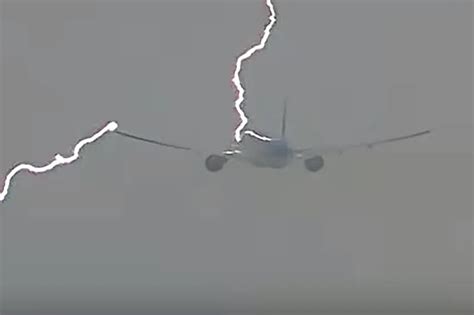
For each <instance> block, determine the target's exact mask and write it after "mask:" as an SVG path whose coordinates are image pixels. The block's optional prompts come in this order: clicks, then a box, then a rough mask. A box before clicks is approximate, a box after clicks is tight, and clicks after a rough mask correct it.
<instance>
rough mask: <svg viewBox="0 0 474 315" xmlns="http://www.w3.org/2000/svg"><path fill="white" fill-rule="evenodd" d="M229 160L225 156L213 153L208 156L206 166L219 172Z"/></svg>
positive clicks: (209, 169)
mask: <svg viewBox="0 0 474 315" xmlns="http://www.w3.org/2000/svg"><path fill="white" fill-rule="evenodd" d="M226 162H227V158H226V157H225V156H221V155H217V154H211V155H209V156H208V157H207V158H206V163H205V164H206V168H207V170H208V171H210V172H217V171H220V170H221V169H222V167H223V166H224V164H225V163H226Z"/></svg>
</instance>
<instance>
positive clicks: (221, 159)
mask: <svg viewBox="0 0 474 315" xmlns="http://www.w3.org/2000/svg"><path fill="white" fill-rule="evenodd" d="M238 159H239V160H243V161H245V162H247V163H250V164H251V165H252V166H254V167H258V168H272V169H282V168H285V167H286V166H287V165H288V164H289V162H290V160H289V159H285V160H283V159H282V160H272V161H270V162H269V161H268V160H263V159H249V158H247V157H240V158H238ZM228 161H229V158H228V157H226V156H222V155H217V154H211V155H209V156H208V157H207V158H206V160H205V166H206V169H207V170H208V171H210V172H218V171H220V170H222V169H223V167H224V165H225V164H226V163H227V162H228ZM303 164H304V167H305V168H306V170H308V171H310V172H317V171H319V170H320V169H322V168H323V166H324V159H323V158H322V157H321V156H319V155H317V156H314V157H312V158H308V159H305V160H304V163H303Z"/></svg>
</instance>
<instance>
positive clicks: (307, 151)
mask: <svg viewBox="0 0 474 315" xmlns="http://www.w3.org/2000/svg"><path fill="white" fill-rule="evenodd" d="M431 132H432V130H425V131H421V132H417V133H412V134H409V135H405V136H400V137H395V138H388V139H381V140H376V141H372V142H362V143H358V144H350V145H340V146H337V145H334V146H315V147H310V148H304V149H296V150H294V152H295V155H296V157H298V158H309V157H313V156H316V155H321V156H322V155H327V154H332V153H336V154H341V153H343V152H344V151H347V150H349V149H355V148H364V147H365V148H368V149H371V148H373V147H374V146H378V145H380V144H384V143H389V142H395V141H401V140H405V139H410V138H415V137H419V136H422V135H426V134H428V133H431Z"/></svg>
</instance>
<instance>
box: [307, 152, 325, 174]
mask: <svg viewBox="0 0 474 315" xmlns="http://www.w3.org/2000/svg"><path fill="white" fill-rule="evenodd" d="M304 166H305V167H306V169H307V170H308V171H310V172H317V171H319V170H320V169H321V168H323V166H324V159H323V158H322V157H321V156H319V155H317V156H315V157H312V158H310V159H306V160H304Z"/></svg>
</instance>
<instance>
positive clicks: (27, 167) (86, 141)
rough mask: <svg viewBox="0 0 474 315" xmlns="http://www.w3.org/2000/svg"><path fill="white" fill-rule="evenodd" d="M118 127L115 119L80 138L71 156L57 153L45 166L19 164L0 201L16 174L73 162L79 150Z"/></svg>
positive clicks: (9, 179)
mask: <svg viewBox="0 0 474 315" xmlns="http://www.w3.org/2000/svg"><path fill="white" fill-rule="evenodd" d="M117 128H118V123H117V122H115V121H111V122H109V123H108V124H107V125H106V126H105V127H103V128H102V129H101V130H99V131H98V132H96V133H95V134H94V135H92V136H91V137H89V138H84V139H82V140H80V141H79V142H78V143H77V144H76V146H75V147H74V150H73V154H72V155H71V156H70V157H63V156H62V155H60V154H56V155H55V156H54V160H53V161H52V162H51V163H49V164H47V165H45V166H34V165H31V164H19V165H17V166H15V167H14V168H13V169H12V170H11V171H10V172H9V173H8V175H7V177H6V179H5V183H4V186H3V191H2V192H1V193H0V201H4V200H5V198H6V197H7V195H8V190H9V189H10V185H11V181H12V179H13V177H15V175H16V174H18V173H19V172H21V171H23V170H26V171H28V172H30V173H33V174H38V173H46V172H48V171H51V170H52V169H54V168H55V167H57V166H59V165H64V164H71V163H72V162H74V161H76V160H77V159H79V152H80V151H81V149H82V147H83V146H85V145H86V144H89V143H93V142H95V141H97V140H98V139H99V138H101V137H102V136H104V135H105V134H106V133H108V132H112V131H114V130H116V129H117Z"/></svg>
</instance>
